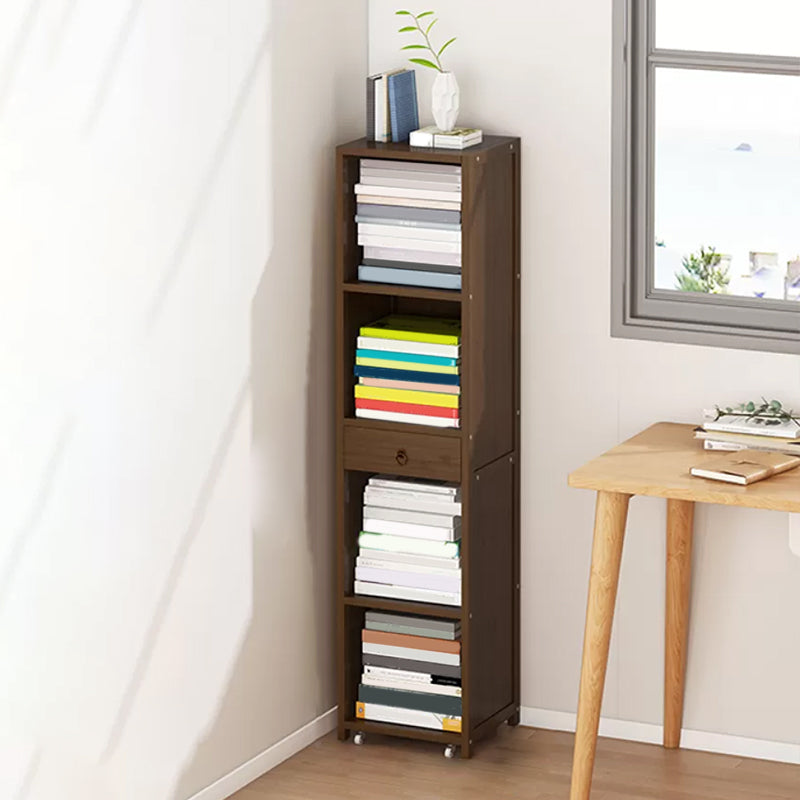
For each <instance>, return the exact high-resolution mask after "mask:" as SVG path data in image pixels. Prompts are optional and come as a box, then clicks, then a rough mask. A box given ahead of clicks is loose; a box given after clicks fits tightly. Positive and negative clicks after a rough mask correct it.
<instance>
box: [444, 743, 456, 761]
mask: <svg viewBox="0 0 800 800" xmlns="http://www.w3.org/2000/svg"><path fill="white" fill-rule="evenodd" d="M444 757H445V758H455V757H456V746H455V745H454V744H448V745H447V746H446V747H445V748H444Z"/></svg>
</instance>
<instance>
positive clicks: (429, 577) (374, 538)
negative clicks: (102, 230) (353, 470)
mask: <svg viewBox="0 0 800 800" xmlns="http://www.w3.org/2000/svg"><path fill="white" fill-rule="evenodd" d="M460 543H461V489H460V488H459V487H458V486H457V485H456V484H453V483H444V482H442V481H423V480H421V479H417V478H396V477H392V476H386V475H374V476H373V477H371V478H370V479H369V481H368V482H367V486H366V488H365V489H364V524H363V527H362V531H361V535H360V536H359V537H358V546H359V550H358V557H357V558H356V570H355V592H356V594H366V595H371V596H373V597H390V598H393V599H396V600H413V601H416V602H424V603H439V604H442V605H451V606H460V605H461V558H460V556H459V548H460Z"/></svg>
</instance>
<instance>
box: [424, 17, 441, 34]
mask: <svg viewBox="0 0 800 800" xmlns="http://www.w3.org/2000/svg"><path fill="white" fill-rule="evenodd" d="M438 21H439V20H438V19H435V20H433V21H432V22H431V24H430V25H428V29H427V30H426V31H425V35H426V36H427V35H428V34H429V33H430V32H431V28H432V27H433V26H434V25H435V24H436V23H437V22H438Z"/></svg>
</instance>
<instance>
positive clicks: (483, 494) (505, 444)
mask: <svg viewBox="0 0 800 800" xmlns="http://www.w3.org/2000/svg"><path fill="white" fill-rule="evenodd" d="M361 158H378V159H388V160H397V161H423V162H431V163H442V164H459V165H461V168H462V206H461V214H462V289H461V291H460V292H459V291H448V290H444V289H424V288H414V287H408V286H391V285H385V284H374V283H361V282H359V280H358V277H357V273H358V265H359V263H360V258H361V248H360V247H359V246H358V243H357V242H358V238H357V230H356V223H355V212H356V198H355V193H354V186H355V184H356V183H358V176H359V160H360V159H361ZM519 176H520V143H519V139H518V138H516V137H509V136H487V137H485V139H484V141H483V143H482V144H480V145H477V146H475V147H470V148H469V149H467V150H463V151H451V150H436V149H430V148H418V147H414V148H412V147H409V146H408V145H407V144H380V143H377V142H369V141H367V140H366V139H361V140H358V141H355V142H350V143H348V144H344V145H341V146H339V147H338V148H337V150H336V216H337V225H336V497H337V518H336V528H337V550H336V553H337V555H336V571H337V598H336V604H337V664H338V684H337V686H338V703H339V718H338V735H339V738H340V739H346V738H347V737H348V736H349V735H350V733H359V734H364V733H381V734H389V735H392V736H404V737H407V738H412V739H420V740H423V741H429V742H436V743H440V744H444V745H456V746H458V747H460V749H461V755H462V757H464V758H469V757H470V756H471V755H472V752H473V747H474V745H475V744H476V743H477V742H478V741H479V740H480V739H482V738H484V737H485V736H487V735H489V734H490V733H491V732H492V731H493V730H494V729H495V728H496V727H497V726H498V725H500V724H501V723H503V722H508V723H509V724H510V725H516V724H518V723H519V708H520V697H519V683H520V681H519V598H520V568H519V460H520V403H519V387H520V383H519V354H520V344H519V330H520V319H519V297H520V295H519V291H520V244H519V243H520V182H519ZM390 313H399V314H418V315H425V316H434V317H460V318H461V326H462V331H461V392H462V393H461V398H462V400H461V427H460V428H459V429H441V428H433V427H426V426H424V425H404V424H400V423H392V422H382V421H374V420H362V419H358V418H356V417H355V408H354V400H353V388H354V385H355V380H356V379H355V377H354V375H353V365H354V363H355V345H356V338H357V336H358V331H359V328H360V327H361V326H362V325H365V324H367V323H370V322H373V321H374V320H377V319H379V318H380V317H382V316H385V315H386V314H390ZM400 451H403V453H402V457H401V453H400ZM376 473H392V474H397V475H408V476H413V477H419V478H430V479H443V480H450V481H459V482H460V483H461V493H462V504H463V511H462V522H461V537H462V538H461V569H462V593H461V594H462V605H461V607H460V608H457V607H452V606H442V605H433V604H427V603H416V602H407V601H401V600H390V599H385V598H377V597H365V596H360V595H354V593H353V583H354V572H355V558H356V555H357V550H358V542H357V539H358V534H359V531H360V529H361V512H362V496H363V491H364V486H365V484H366V482H367V480H368V479H369V477H370V476H371V475H374V474H376ZM368 609H378V610H384V611H387V610H388V611H397V612H400V613H410V614H423V615H428V616H433V617H444V618H448V619H460V620H461V642H462V655H461V670H462V686H463V696H462V709H463V710H462V730H461V733H450V732H446V731H435V730H428V729H425V728H416V727H410V726H401V725H390V724H386V723H381V722H371V721H367V720H361V719H357V718H356V716H355V705H356V699H357V693H358V684H359V681H360V676H361V631H362V628H363V626H364V613H365V611H366V610H368Z"/></svg>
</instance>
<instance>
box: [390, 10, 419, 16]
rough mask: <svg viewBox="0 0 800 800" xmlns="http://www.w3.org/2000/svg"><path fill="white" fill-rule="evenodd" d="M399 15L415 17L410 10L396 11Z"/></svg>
mask: <svg viewBox="0 0 800 800" xmlns="http://www.w3.org/2000/svg"><path fill="white" fill-rule="evenodd" d="M394 13H395V14H397V16H398V17H400V16H405V17H413V16H414V15H413V14H412V13H411V12H410V11H395V12H394Z"/></svg>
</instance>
